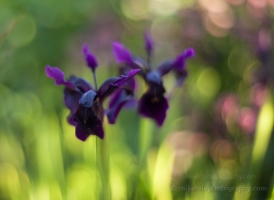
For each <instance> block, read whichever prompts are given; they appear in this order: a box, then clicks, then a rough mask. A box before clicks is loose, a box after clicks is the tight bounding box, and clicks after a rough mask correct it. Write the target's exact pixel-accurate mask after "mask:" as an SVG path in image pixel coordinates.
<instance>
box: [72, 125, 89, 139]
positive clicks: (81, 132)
mask: <svg viewBox="0 0 274 200" xmlns="http://www.w3.org/2000/svg"><path fill="white" fill-rule="evenodd" d="M75 135H76V137H77V138H78V139H79V140H82V141H86V139H87V138H88V136H89V133H88V132H87V131H86V129H85V127H84V126H82V125H81V124H78V125H77V126H76V127H75Z"/></svg>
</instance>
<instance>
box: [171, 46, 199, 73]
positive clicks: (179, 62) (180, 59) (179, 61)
mask: <svg viewBox="0 0 274 200" xmlns="http://www.w3.org/2000/svg"><path fill="white" fill-rule="evenodd" d="M194 55H195V51H194V49H192V48H188V49H186V50H185V51H184V52H183V53H181V54H179V55H178V56H177V58H176V59H175V60H174V61H173V64H172V67H173V68H174V69H177V70H181V69H183V68H184V67H185V61H186V59H188V58H192V57H193V56H194Z"/></svg>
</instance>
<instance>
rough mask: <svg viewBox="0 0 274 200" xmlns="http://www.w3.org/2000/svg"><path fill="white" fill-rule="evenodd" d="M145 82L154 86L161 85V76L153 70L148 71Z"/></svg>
mask: <svg viewBox="0 0 274 200" xmlns="http://www.w3.org/2000/svg"><path fill="white" fill-rule="evenodd" d="M146 81H147V82H149V83H154V84H162V79H161V76H160V74H159V73H158V72H157V71H155V70H153V71H150V72H149V73H147V74H146Z"/></svg>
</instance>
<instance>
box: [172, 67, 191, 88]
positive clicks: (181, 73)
mask: <svg viewBox="0 0 274 200" xmlns="http://www.w3.org/2000/svg"><path fill="white" fill-rule="evenodd" d="M187 74H188V73H187V71H186V70H185V69H182V70H175V77H176V80H177V81H176V86H181V85H182V84H183V82H184V80H185V79H186V77H187Z"/></svg>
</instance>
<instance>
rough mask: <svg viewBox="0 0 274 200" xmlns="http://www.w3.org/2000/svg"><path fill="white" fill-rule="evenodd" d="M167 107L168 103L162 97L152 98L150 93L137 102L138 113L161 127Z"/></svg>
mask: <svg viewBox="0 0 274 200" xmlns="http://www.w3.org/2000/svg"><path fill="white" fill-rule="evenodd" d="M168 107H169V106H168V101H167V100H166V98H165V97H164V96H162V95H160V96H154V95H151V94H150V93H145V94H144V95H143V96H142V97H141V99H140V101H139V105H138V113H139V114H140V115H142V116H145V117H149V118H152V119H154V120H155V121H156V123H157V124H158V126H162V125H163V123H164V120H165V118H166V111H167V109H168Z"/></svg>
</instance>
